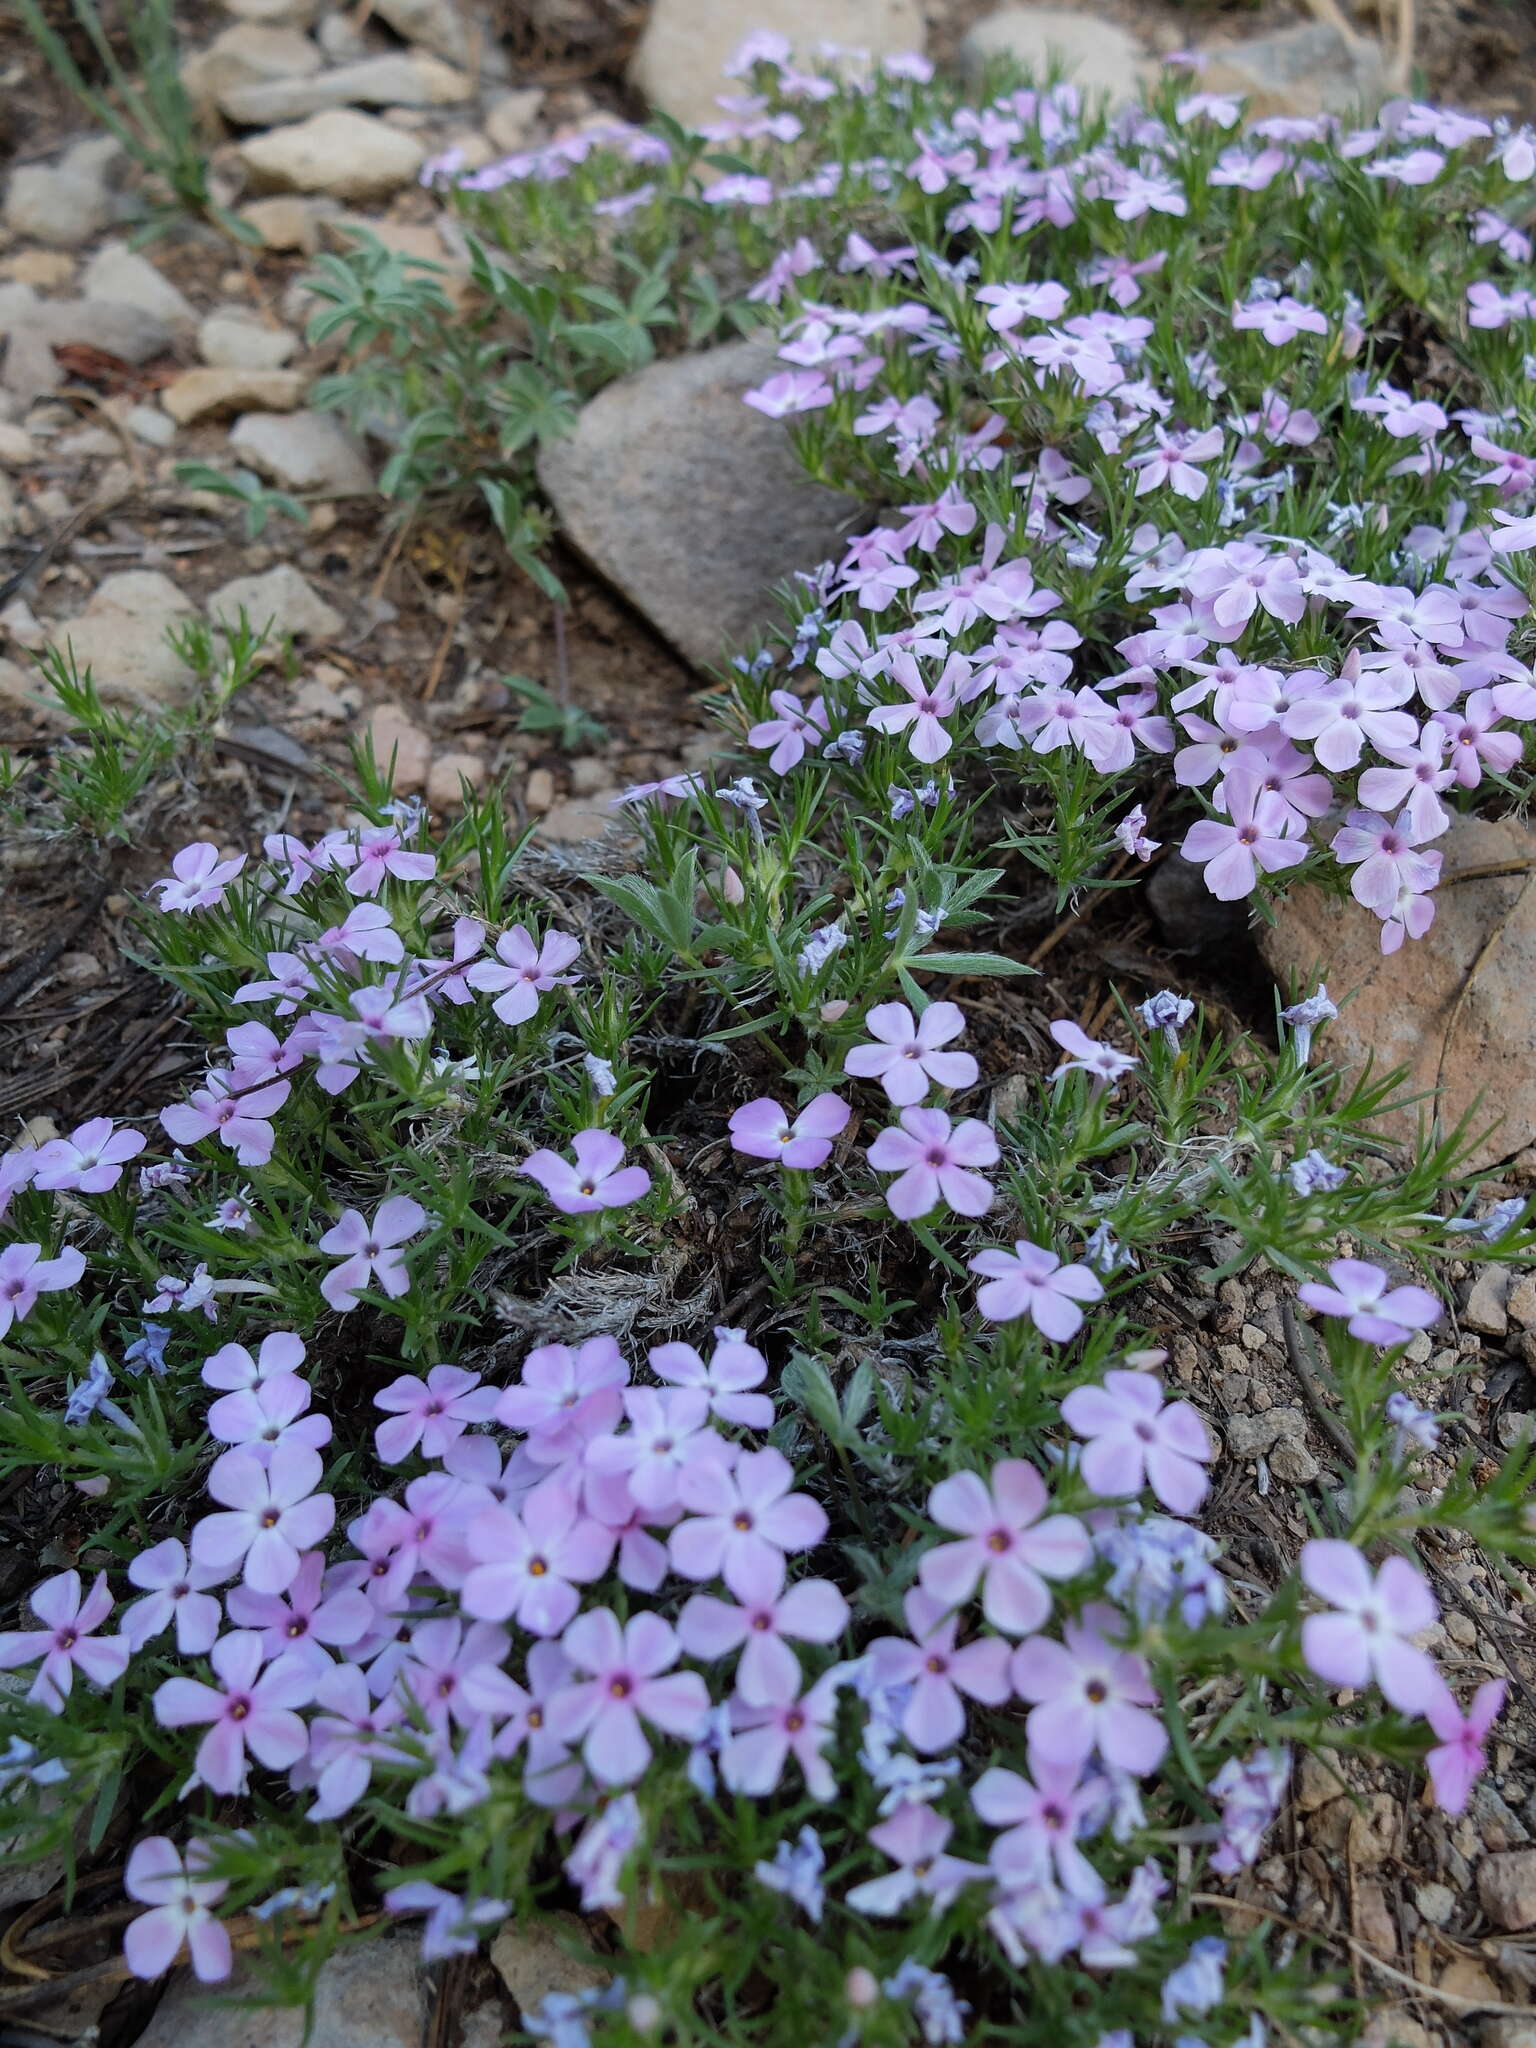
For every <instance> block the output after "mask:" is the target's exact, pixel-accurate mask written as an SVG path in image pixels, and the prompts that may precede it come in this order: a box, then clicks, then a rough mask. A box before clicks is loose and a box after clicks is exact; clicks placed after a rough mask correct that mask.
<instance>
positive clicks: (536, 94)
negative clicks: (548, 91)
mask: <svg viewBox="0 0 1536 2048" xmlns="http://www.w3.org/2000/svg"><path fill="white" fill-rule="evenodd" d="M543 104H544V93H543V89H542V88H541V87H539V86H533V87H530V88H529V89H528V90H526V91H524V92H509V93H503V95H502V97H501V98H500V99H499V100H497V101H496V102H495V103H494V104H493V105H492V106H491V107H490V109H489V110H488V111H487V113H486V116H485V132H486V134H487V135H488V136H489V137H490V138H491V141H492V142H493V143H495V145H496V147H497V148H498V149H500V150H504V151H505V152H506V153H507V154H508V155H510V154H511V152H512V151H513V150H515V149H523V148H525V147H526V145H527V143H528V141H529V139H530V137H531V136H532V134H533V131H534V128H535V127H536V125H537V123H538V118H539V109H540V107H541V106H543Z"/></svg>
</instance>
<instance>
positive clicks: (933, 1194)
mask: <svg viewBox="0 0 1536 2048" xmlns="http://www.w3.org/2000/svg"><path fill="white" fill-rule="evenodd" d="M865 1156H866V1157H867V1158H868V1160H869V1163H870V1165H871V1166H872V1167H873V1168H874V1170H875V1171H876V1173H894V1174H895V1175H896V1176H897V1178H896V1180H894V1181H893V1182H892V1184H891V1186H890V1187H889V1188H887V1190H886V1195H885V1199H886V1205H887V1207H888V1208H889V1209H890V1211H891V1214H892V1215H893V1216H898V1217H900V1218H901V1220H902V1221H903V1222H904V1223H909V1222H914V1221H916V1220H917V1219H918V1218H919V1217H922V1216H926V1215H928V1214H929V1213H930V1211H931V1210H933V1209H934V1208H936V1207H937V1206H938V1205H939V1203H941V1202H942V1203H944V1204H945V1205H946V1206H947V1207H949V1208H951V1209H953V1210H954V1211H955V1213H956V1214H957V1215H959V1216H982V1215H985V1213H986V1212H987V1210H988V1209H990V1208H991V1206H992V1200H993V1189H992V1186H991V1183H990V1182H989V1181H987V1180H985V1179H984V1178H983V1176H982V1175H981V1174H980V1173H978V1172H976V1171H975V1169H976V1168H977V1167H982V1166H995V1165H996V1164H997V1162H998V1159H999V1158H1000V1157H1001V1154H1000V1153H999V1151H998V1144H997V1139H996V1137H995V1135H994V1134H993V1132H992V1131H991V1130H989V1129H988V1127H987V1126H986V1125H985V1124H984V1123H982V1122H981V1121H980V1120H979V1119H978V1118H976V1117H966V1118H965V1119H964V1120H963V1121H962V1122H960V1123H958V1124H951V1121H950V1118H949V1114H948V1112H947V1111H945V1110H942V1109H904V1110H903V1111H902V1112H901V1117H900V1121H899V1128H898V1127H893V1128H891V1129H889V1130H884V1131H882V1132H881V1133H880V1135H879V1137H877V1138H876V1140H875V1142H874V1143H873V1144H872V1145H871V1146H870V1148H869V1151H868V1153H867V1154H866V1155H865Z"/></svg>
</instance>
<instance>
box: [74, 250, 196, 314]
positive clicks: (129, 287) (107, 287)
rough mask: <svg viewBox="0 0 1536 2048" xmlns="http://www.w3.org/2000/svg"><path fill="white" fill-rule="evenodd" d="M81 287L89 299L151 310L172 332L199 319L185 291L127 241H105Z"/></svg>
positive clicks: (86, 268) (86, 270)
mask: <svg viewBox="0 0 1536 2048" xmlns="http://www.w3.org/2000/svg"><path fill="white" fill-rule="evenodd" d="M80 289H81V291H82V292H83V293H84V295H85V297H86V298H88V299H97V300H100V299H109V300H111V302H112V303H113V304H114V305H118V306H137V307H138V309H139V311H140V312H141V313H152V314H153V315H154V317H155V318H156V319H157V320H159V321H161V322H162V323H163V324H164V325H165V327H166V328H167V329H169V330H170V331H171V332H172V333H185V332H187V331H188V330H189V329H190V328H191V327H193V326H194V325H195V323H196V320H197V315H196V313H195V312H194V311H193V309H192V306H191V303H190V301H189V300H188V299H187V297H186V295H185V293H183V292H181V291H178V289H177V288H176V286H175V285H173V284H172V283H171V280H170V279H169V278H168V277H165V276H163V275H162V273H161V272H160V271H159V270H157V269H156V268H155V266H154V264H153V263H151V262H150V260H149V258H148V257H147V256H141V255H140V254H139V253H138V251H137V250H136V249H130V248H129V246H128V244H127V243H126V242H103V243H102V245H101V247H100V248H99V249H98V250H97V251H96V254H95V255H94V256H93V257H92V258H91V260H90V262H89V263H88V264H87V265H86V266H85V270H84V273H83V275H82V276H81V279H80Z"/></svg>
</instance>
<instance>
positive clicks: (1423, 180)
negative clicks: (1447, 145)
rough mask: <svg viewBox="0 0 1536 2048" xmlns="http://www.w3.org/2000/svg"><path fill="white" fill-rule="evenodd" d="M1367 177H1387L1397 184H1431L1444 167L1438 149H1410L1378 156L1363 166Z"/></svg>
mask: <svg viewBox="0 0 1536 2048" xmlns="http://www.w3.org/2000/svg"><path fill="white" fill-rule="evenodd" d="M1364 169H1365V175H1366V176H1367V177H1368V178H1388V179H1390V180H1391V181H1392V182H1393V183H1394V184H1398V185H1432V184H1433V183H1434V181H1435V180H1436V178H1438V177H1439V175H1440V173H1441V172H1442V171H1443V170H1444V169H1445V158H1444V157H1443V156H1442V155H1441V154H1440V152H1439V150H1438V149H1411V150H1409V151H1408V153H1407V154H1406V155H1405V156H1379V157H1377V158H1376V160H1375V162H1374V163H1369V164H1366V165H1365V166H1364Z"/></svg>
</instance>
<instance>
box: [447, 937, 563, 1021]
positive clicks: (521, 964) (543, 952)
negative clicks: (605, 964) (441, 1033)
mask: <svg viewBox="0 0 1536 2048" xmlns="http://www.w3.org/2000/svg"><path fill="white" fill-rule="evenodd" d="M580 951H581V941H580V940H579V939H574V938H572V937H571V935H570V933H569V932H546V933H545V935H544V937H543V939H542V941H540V942H538V943H535V941H534V938H533V934H532V933H531V932H530V931H529V929H528V927H527V926H526V925H523V924H515V925H513V926H512V928H511V930H510V931H505V932H503V933H502V935H501V937H500V938H499V939H498V940H497V941H496V958H495V959H494V960H477V961H476V962H475V964H474V966H473V967H471V968H470V969H469V970H468V972H467V973H466V974H465V976H464V979H465V981H466V982H467V983H468V984H469V986H470V987H471V988H478V989H484V990H495V991H496V992H497V993H496V1000H495V1002H494V1003H492V1005H491V1009H492V1010H493V1011H494V1013H495V1014H496V1016H498V1017H499V1018H500V1019H501V1021H502V1023H503V1024H526V1023H527V1021H528V1019H529V1018H530V1017H531V1016H533V1014H534V1013H535V1011H536V1010H537V1009H538V1007H539V997H540V996H541V995H547V994H548V993H549V991H550V990H551V989H552V988H569V987H570V986H571V984H572V983H573V982H574V981H575V980H576V979H577V978H578V977H577V976H575V975H572V974H567V973H566V972H565V969H566V968H567V967H569V966H570V964H571V962H572V961H573V960H574V959H575V958H576V955H577V954H578V953H579V952H580Z"/></svg>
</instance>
